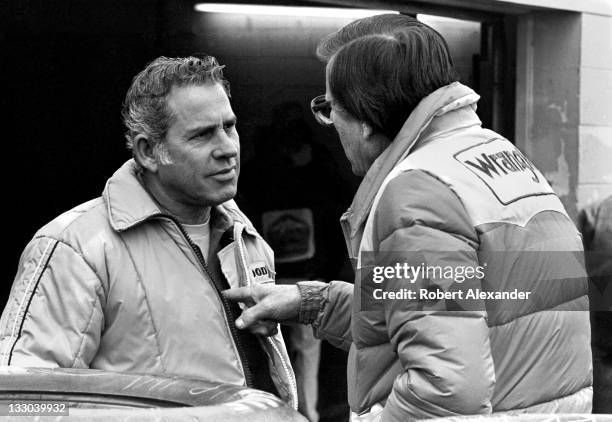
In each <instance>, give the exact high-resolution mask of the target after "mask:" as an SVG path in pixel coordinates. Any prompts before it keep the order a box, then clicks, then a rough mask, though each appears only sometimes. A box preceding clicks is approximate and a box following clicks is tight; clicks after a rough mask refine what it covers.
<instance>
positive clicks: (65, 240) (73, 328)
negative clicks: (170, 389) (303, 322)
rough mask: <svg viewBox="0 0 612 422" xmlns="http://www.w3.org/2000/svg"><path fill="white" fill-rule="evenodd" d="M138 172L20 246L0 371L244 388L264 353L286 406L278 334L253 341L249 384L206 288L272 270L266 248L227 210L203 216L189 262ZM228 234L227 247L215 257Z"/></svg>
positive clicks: (176, 228) (118, 178) (176, 230)
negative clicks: (89, 371) (149, 377)
mask: <svg viewBox="0 0 612 422" xmlns="http://www.w3.org/2000/svg"><path fill="white" fill-rule="evenodd" d="M137 174H138V171H137V169H136V164H135V163H134V161H133V160H130V161H128V162H126V163H125V164H124V165H123V166H122V167H121V168H120V169H119V170H118V171H117V172H116V173H115V174H114V175H113V176H112V177H111V178H110V179H109V180H108V182H107V184H106V188H105V189H104V193H103V194H102V196H101V197H99V198H97V199H94V200H92V201H89V202H86V203H84V204H82V205H80V206H78V207H76V208H74V209H72V210H70V211H68V212H66V213H64V214H62V215H61V216H59V217H57V218H56V219H54V220H53V221H51V222H50V223H48V224H47V225H46V226H45V227H43V228H42V229H40V230H39V231H38V232H37V233H36V235H35V236H34V238H33V239H32V241H31V242H30V243H29V244H28V246H27V247H26V249H25V251H24V253H23V255H22V257H21V260H20V263H19V269H18V273H17V276H16V278H15V283H14V285H13V288H12V291H11V296H10V298H9V301H8V304H7V306H6V308H5V310H4V312H3V314H2V320H1V323H0V335H1V337H0V340H1V341H0V364H2V365H14V366H26V367H58V366H59V367H63V368H95V369H102V370H107V371H115V372H133V373H144V374H170V375H178V376H182V377H188V378H193V377H195V378H199V379H207V380H213V381H216V382H224V383H229V384H236V385H245V384H247V385H249V386H252V385H253V383H254V382H255V383H256V381H254V379H253V377H257V371H258V368H265V369H264V370H267V365H266V364H265V359H266V357H265V356H266V355H267V356H268V359H269V360H270V362H269V364H270V371H269V374H270V377H271V378H272V382H274V384H275V387H276V389H277V391H278V393H279V394H280V395H281V397H282V398H284V399H285V400H286V401H287V402H289V403H292V404H293V405H294V406H295V405H296V404H297V403H296V392H295V379H294V377H293V373H292V370H291V365H290V363H289V359H288V356H287V353H286V351H285V346H284V344H283V341H282V338H281V337H280V335H277V336H274V337H268V338H265V339H261V340H260V341H261V344H262V345H263V349H265V353H264V351H263V350H262V351H261V359H262V360H263V362H261V361H260V362H256V365H252V366H251V367H250V369H251V371H252V372H251V375H248V374H247V372H246V367H245V366H244V364H245V363H246V362H245V361H244V360H243V359H244V357H245V355H244V354H242V355H241V353H240V352H239V349H238V345H237V343H238V340H237V338H236V335H235V334H234V333H232V329H231V326H230V324H229V322H228V318H229V317H228V315H226V310H225V309H224V306H223V304H222V300H221V296H220V294H219V292H217V291H216V287H215V282H218V281H219V280H222V279H223V278H224V277H225V279H226V280H227V283H229V285H230V286H234V287H237V286H238V285H245V284H246V283H245V281H246V280H244V279H243V277H241V274H245V271H250V270H252V269H253V268H254V267H253V265H256V266H257V267H262V266H267V267H268V269H269V270H270V271H273V268H274V259H273V253H272V251H271V249H270V248H269V247H268V245H267V244H266V243H265V242H264V241H263V239H262V238H261V237H260V236H259V234H258V233H257V232H256V231H255V229H254V228H253V227H252V225H251V223H250V222H249V221H248V219H247V218H246V217H245V216H244V214H242V212H240V210H239V209H238V207H237V206H236V204H235V203H234V201H233V200H230V201H227V202H225V203H223V204H221V205H219V206H216V207H213V208H212V210H211V217H210V218H211V235H210V238H211V243H210V253H209V255H208V256H207V257H201V255H200V256H199V255H198V249H197V247H196V246H194V245H193V244H191V243H190V241H189V239H188V237H187V235H186V234H185V231H184V229H183V228H182V226H181V224H180V223H179V222H178V221H177V220H176V219H175V218H173V217H171V216H170V215H169V214H167V213H165V212H163V211H162V210H161V209H160V208H159V206H158V205H157V204H156V203H155V202H154V201H153V199H152V198H151V196H150V195H149V194H148V193H147V191H146V190H145V189H144V188H143V186H142V185H141V183H140V181H139V178H138V176H137ZM236 228H239V229H240V230H236ZM227 230H230V231H231V230H233V238H234V242H231V243H229V244H228V245H227V246H225V247H224V248H223V249H222V251H220V249H221V246H222V245H221V237H222V235H223V234H224V233H225V232H226V231H227ZM238 242H240V245H241V250H242V251H243V252H244V255H243V259H241V260H238V259H236V257H237V256H238V253H236V248H237V247H238V245H237V243H238ZM200 254H201V252H200ZM201 258H203V259H204V260H205V261H206V265H204V263H203V260H201ZM245 339H246V337H245V336H242V337H241V339H240V340H241V341H242V343H241V344H242V346H243V351H244V347H246V346H247V345H246V344H244V341H245ZM252 341H254V342H255V344H254V345H252V347H253V348H254V349H255V348H257V347H259V348H260V349H261V347H260V346H259V344H258V343H257V339H255V338H254V336H253V337H252ZM255 350H256V349H255ZM251 363H253V362H251ZM255 379H257V378H255Z"/></svg>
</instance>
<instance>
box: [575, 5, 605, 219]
mask: <svg viewBox="0 0 612 422" xmlns="http://www.w3.org/2000/svg"><path fill="white" fill-rule="evenodd" d="M579 70H580V119H579V125H578V139H579V162H578V189H577V200H578V207H579V208H581V207H583V206H584V205H586V204H588V203H590V202H593V201H595V200H597V199H599V198H602V197H605V196H607V195H612V16H603V15H593V14H587V13H585V14H582V16H581V38H580V69H579Z"/></svg>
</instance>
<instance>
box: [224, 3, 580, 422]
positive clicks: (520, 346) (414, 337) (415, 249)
mask: <svg viewBox="0 0 612 422" xmlns="http://www.w3.org/2000/svg"><path fill="white" fill-rule="evenodd" d="M318 53H319V55H320V56H321V57H322V58H323V59H324V60H325V61H326V62H327V67H326V93H325V95H322V96H319V97H316V98H315V99H314V100H313V101H312V110H313V113H314V114H315V117H316V118H317V120H318V121H319V122H321V123H322V124H326V125H329V126H333V127H334V129H335V130H336V131H337V132H338V135H339V138H340V142H341V143H342V147H343V148H344V152H345V154H346V156H347V158H348V159H349V161H350V162H351V165H352V169H353V172H354V173H356V174H358V175H362V176H363V177H364V178H363V181H362V182H361V185H360V186H359V189H358V191H357V193H356V195H355V197H354V199H353V202H352V204H351V206H350V207H349V208H348V210H347V212H346V213H345V214H344V215H343V216H342V218H341V226H342V229H343V232H344V236H345V240H346V245H347V247H348V253H349V256H350V258H351V259H352V260H353V262H355V266H356V278H355V283H354V285H353V284H350V283H346V282H342V281H332V282H331V283H329V284H326V283H320V282H317V281H300V282H298V283H297V285H292V286H265V285H260V286H252V287H243V288H238V289H231V290H228V291H227V292H226V293H225V295H226V297H227V298H229V299H230V300H233V301H241V302H248V303H249V304H252V305H253V306H251V307H249V308H248V309H245V310H244V312H243V313H242V315H241V317H240V319H239V320H238V321H237V323H236V324H237V326H238V327H239V328H242V329H245V328H248V327H251V326H252V324H254V323H255V322H257V321H260V320H262V319H264V320H266V319H273V320H277V321H293V320H297V321H299V322H301V323H303V324H311V325H312V326H313V327H314V329H315V334H316V335H317V336H318V337H319V338H322V339H326V340H328V341H330V342H331V343H332V344H334V345H336V346H338V347H341V348H344V349H349V350H350V352H349V362H348V387H349V404H350V407H351V410H352V411H353V412H354V413H355V415H354V417H355V418H356V419H358V420H368V421H370V420H372V421H379V420H382V421H385V422H388V421H393V422H396V421H397V422H400V421H407V420H415V419H426V418H431V417H444V416H457V415H471V414H490V413H493V412H513V413H553V412H559V413H589V412H590V411H591V403H592V387H591V385H592V366H591V350H590V328H589V315H588V286H587V279H586V272H585V269H584V266H583V264H582V257H583V249H582V243H581V239H580V234H579V233H578V230H577V229H576V227H575V225H574V224H573V222H572V220H571V219H570V217H569V216H568V215H567V212H566V210H565V209H564V207H563V205H562V203H561V201H560V200H559V198H558V197H557V195H555V193H554V192H553V190H552V188H551V187H550V185H549V184H548V183H547V181H546V179H545V178H544V176H543V175H542V173H541V172H540V171H539V170H538V169H537V168H536V167H535V166H534V165H533V163H531V162H530V161H529V160H528V159H527V157H525V156H524V155H523V154H522V153H521V152H520V151H519V150H518V149H517V148H516V147H515V146H514V145H513V144H512V143H510V142H509V141H508V140H506V139H504V138H503V137H502V136H500V135H499V134H497V133H495V132H492V131H490V130H487V129H484V128H482V126H481V122H480V120H479V118H478V116H477V115H476V113H475V108H476V103H477V101H478V99H479V96H478V95H477V94H476V93H475V92H474V91H473V90H472V89H470V88H468V87H466V86H464V85H462V84H460V83H459V82H457V74H456V72H455V69H454V67H453V63H452V59H451V55H450V52H449V50H448V47H447V44H446V42H445V41H444V39H443V38H442V37H441V36H440V34H438V33H437V32H436V31H435V30H433V29H432V28H430V27H429V26H427V25H425V24H423V23H421V22H419V21H418V20H416V19H414V18H411V17H409V16H405V15H378V16H374V17H370V18H364V19H360V20H357V21H355V22H353V23H351V24H349V25H347V26H345V27H344V28H342V29H340V30H339V31H337V32H335V33H333V34H331V35H330V36H329V37H327V38H326V39H324V40H323V41H322V43H321V44H320V45H319V48H318ZM397 266H399V267H400V268H412V269H413V270H415V271H416V269H417V268H427V269H428V270H427V274H425V273H423V272H421V273H419V274H416V273H413V277H410V276H406V275H402V273H400V272H399V271H398V272H395V269H396V268H398V267H397ZM430 268H431V269H433V271H432V272H430V270H429V269H430ZM446 268H449V269H450V273H449V275H446V274H447V272H446V270H444V273H445V274H444V275H442V271H439V270H438V269H446ZM381 269H382V270H383V272H384V277H383V276H382V273H381V272H380V270H381ZM467 269H471V270H470V273H471V275H470V276H469V277H467V278H466V277H465V275H466V274H467ZM389 270H390V271H389ZM453 274H454V275H453ZM460 275H461V276H460ZM375 277H378V278H375ZM381 278H382V279H381ZM406 290H408V291H412V292H413V293H414V294H416V295H415V299H410V297H408V296H403V295H404V294H405V293H406V292H405V291H406ZM423 291H424V292H425V293H426V294H423ZM459 291H460V292H463V294H464V295H465V296H466V298H467V299H469V297H468V295H474V296H475V298H474V299H469V300H459V299H452V297H450V296H449V298H446V296H447V293H448V294H449V295H450V294H455V293H457V292H459ZM511 291H520V292H522V293H523V295H522V299H520V300H518V297H517V300H510V299H507V300H498V299H495V296H498V297H500V298H503V297H504V295H503V293H506V294H509V292H511ZM376 292H378V293H376ZM383 292H386V293H388V294H389V295H387V296H386V297H385V296H383V295H382V293H383ZM391 293H392V295H391ZM429 293H433V294H434V295H433V296H434V298H431V296H432V295H431V294H429ZM482 293H484V298H483V297H482V295H481V294H482ZM526 293H529V295H526ZM438 294H441V297H440V296H438ZM489 294H490V295H489ZM376 295H378V296H376ZM532 295H533V296H532ZM490 296H492V297H490ZM525 297H527V298H529V299H525Z"/></svg>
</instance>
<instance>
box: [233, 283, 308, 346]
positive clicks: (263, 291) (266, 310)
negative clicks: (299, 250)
mask: <svg viewBox="0 0 612 422" xmlns="http://www.w3.org/2000/svg"><path fill="white" fill-rule="evenodd" d="M223 295H224V296H225V297H226V298H227V299H229V300H231V301H234V302H242V303H244V304H246V305H247V306H248V308H247V309H245V310H244V311H243V312H242V315H241V316H240V318H238V319H237V320H236V327H238V328H240V329H245V328H251V331H253V332H254V333H256V334H261V335H271V334H270V333H263V330H264V328H263V327H270V326H271V324H270V320H272V321H273V322H275V323H277V322H282V321H287V320H290V319H295V318H297V316H298V313H299V311H300V301H301V296H300V291H299V289H298V287H297V286H295V285H275V284H272V285H271V284H256V285H254V286H247V287H239V288H235V289H229V290H225V291H224V292H223ZM266 320H267V321H266ZM260 322H264V324H262V323H260ZM274 326H275V324H274Z"/></svg>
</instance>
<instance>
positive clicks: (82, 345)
mask: <svg viewBox="0 0 612 422" xmlns="http://www.w3.org/2000/svg"><path fill="white" fill-rule="evenodd" d="M103 300H104V293H103V288H102V284H101V282H100V279H99V278H98V276H97V275H96V273H95V272H94V271H93V269H92V268H91V267H90V266H89V265H88V263H87V262H86V261H85V259H84V258H83V257H82V256H81V254H79V253H78V251H77V250H75V249H73V248H72V247H71V246H70V245H68V244H67V243H64V242H62V241H60V240H57V239H54V238H51V237H47V236H38V237H35V238H34V239H33V240H32V241H31V242H30V243H29V244H28V245H27V246H26V249H25V250H24V252H23V254H22V256H21V259H20V262H19V268H18V271H17V276H16V278H15V281H14V283H13V286H12V289H11V293H10V296H9V299H8V302H7V305H6V307H5V309H4V312H3V313H2V319H1V320H0V365H14V366H22V367H62V368H87V367H88V366H89V363H90V362H91V360H92V359H93V357H94V356H95V354H96V351H97V350H98V346H99V343H100V335H101V332H102V329H103V325H104V318H103V311H102V310H103Z"/></svg>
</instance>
